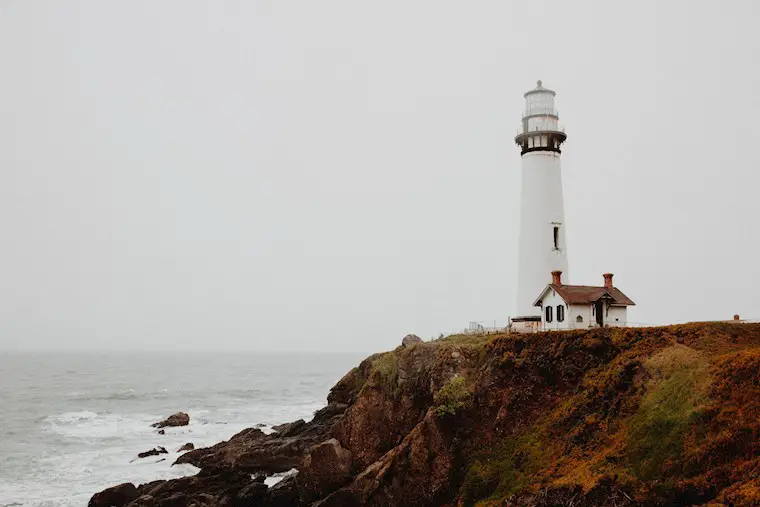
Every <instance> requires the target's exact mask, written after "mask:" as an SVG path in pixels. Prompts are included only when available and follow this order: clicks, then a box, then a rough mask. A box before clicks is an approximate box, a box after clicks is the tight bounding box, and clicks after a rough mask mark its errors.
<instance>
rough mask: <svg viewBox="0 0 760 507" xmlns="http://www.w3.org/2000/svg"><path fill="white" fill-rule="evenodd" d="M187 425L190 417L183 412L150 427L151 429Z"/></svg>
mask: <svg viewBox="0 0 760 507" xmlns="http://www.w3.org/2000/svg"><path fill="white" fill-rule="evenodd" d="M188 424H190V416H189V415H187V414H186V413H184V412H177V413H176V414H174V415H170V416H169V417H167V418H166V419H164V420H163V421H161V422H157V423H154V424H151V426H152V427H153V428H165V427H167V426H187V425H188Z"/></svg>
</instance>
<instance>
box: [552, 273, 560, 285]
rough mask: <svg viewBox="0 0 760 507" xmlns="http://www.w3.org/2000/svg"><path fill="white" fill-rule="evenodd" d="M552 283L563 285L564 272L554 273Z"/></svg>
mask: <svg viewBox="0 0 760 507" xmlns="http://www.w3.org/2000/svg"><path fill="white" fill-rule="evenodd" d="M552 283H553V284H554V285H562V271H552Z"/></svg>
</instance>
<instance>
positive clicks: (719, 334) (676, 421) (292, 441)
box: [90, 323, 760, 507]
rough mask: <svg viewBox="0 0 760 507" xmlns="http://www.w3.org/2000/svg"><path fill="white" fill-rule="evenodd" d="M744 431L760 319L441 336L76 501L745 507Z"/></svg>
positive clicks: (757, 402) (759, 375)
mask: <svg viewBox="0 0 760 507" xmlns="http://www.w3.org/2000/svg"><path fill="white" fill-rule="evenodd" d="M759 426H760V325H755V324H721V323H710V324H690V325H681V326H670V327H662V328H648V329H599V330H593V331H569V332H554V333H542V334H537V335H496V336H490V337H486V336H484V337H473V336H452V337H449V338H444V339H442V340H438V341H435V342H425V343H416V344H412V345H409V346H407V347H399V348H398V349H396V350H394V351H392V352H387V353H384V354H376V355H374V356H371V357H369V358H367V359H366V360H364V361H363V362H362V363H361V364H360V365H359V366H358V367H357V368H354V369H353V370H352V371H351V372H349V373H348V374H347V375H346V376H345V377H344V378H343V379H342V380H341V381H340V382H338V384H337V385H336V386H335V387H334V388H333V389H332V391H331V392H330V395H329V396H328V406H327V407H325V408H324V409H322V410H321V411H319V412H318V413H317V414H316V415H315V417H314V419H313V420H312V421H310V422H308V423H307V422H303V421H297V422H295V423H291V424H288V425H284V426H283V427H280V428H279V432H278V433H276V434H273V435H265V434H264V433H262V432H261V431H259V430H256V429H249V430H245V431H243V432H241V433H239V434H238V435H235V436H234V437H233V438H232V439H230V440H229V441H227V442H222V443H220V444H217V445H216V446H213V447H211V448H207V449H196V450H194V451H190V452H188V453H187V454H184V455H183V456H181V457H180V458H179V460H178V461H180V462H187V463H192V464H194V465H196V466H198V467H200V468H201V472H200V473H199V474H198V475H197V476H195V477H188V478H183V479H176V480H171V481H157V482H155V483H150V484H146V485H141V486H138V487H133V486H132V485H120V486H118V487H116V488H113V489H109V490H106V491H104V492H102V493H99V494H98V495H96V496H95V497H93V499H92V500H91V502H90V505H91V506H92V507H96V506H104V505H117V506H124V505H129V506H130V507H138V506H145V507H147V506H156V507H161V506H170V505H171V506H191V505H195V506H197V507H202V506H208V507H210V506H286V505H288V506H290V505H293V506H308V505H310V506H314V507H317V506H319V507H328V506H330V507H337V506H353V505H367V506H378V507H379V506H392V505H400V506H401V505H421V506H425V505H429V506H435V505H452V506H453V505H476V504H477V505H484V506H486V505H506V506H540V505H544V506H549V505H573V506H584V505H586V506H592V505H594V506H597V505H599V506H620V505H663V506H664V505H706V504H710V505H726V506H728V505H735V506H739V505H760V445H759V444H760V442H759V441H758V427H759ZM293 467H295V468H297V469H298V470H299V473H298V474H297V475H295V476H292V477H288V478H286V479H284V480H283V481H282V482H280V483H279V484H277V485H276V486H274V487H272V488H267V487H266V486H265V485H264V484H262V483H261V478H262V477H263V476H264V475H266V474H271V473H276V472H282V471H286V470H288V469H290V468H293ZM257 476H258V477H257Z"/></svg>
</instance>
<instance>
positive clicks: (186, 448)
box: [177, 442, 195, 452]
mask: <svg viewBox="0 0 760 507" xmlns="http://www.w3.org/2000/svg"><path fill="white" fill-rule="evenodd" d="M193 449H195V445H193V443H192V442H188V443H186V444H185V445H183V446H182V447H180V448H179V449H177V452H184V451H192V450H193Z"/></svg>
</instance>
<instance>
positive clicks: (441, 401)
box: [434, 375, 470, 417]
mask: <svg viewBox="0 0 760 507" xmlns="http://www.w3.org/2000/svg"><path fill="white" fill-rule="evenodd" d="M469 400H470V390H469V389H468V388H467V383H466V381H465V378H464V377H461V376H459V375H457V376H456V377H452V378H450V379H449V381H448V382H446V384H444V386H443V387H442V388H441V390H440V391H438V392H437V393H436V394H435V403H436V407H435V409H434V410H435V415H436V416H438V417H445V416H447V415H455V414H456V413H457V412H458V411H459V410H460V409H462V408H464V407H465V405H466V404H467V402H468V401H469Z"/></svg>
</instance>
